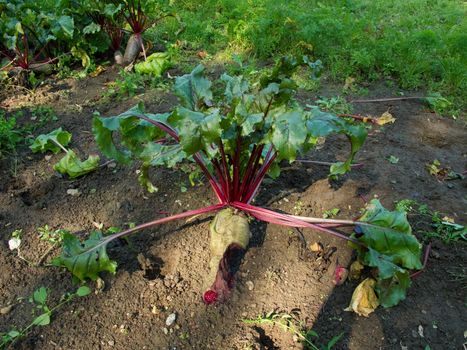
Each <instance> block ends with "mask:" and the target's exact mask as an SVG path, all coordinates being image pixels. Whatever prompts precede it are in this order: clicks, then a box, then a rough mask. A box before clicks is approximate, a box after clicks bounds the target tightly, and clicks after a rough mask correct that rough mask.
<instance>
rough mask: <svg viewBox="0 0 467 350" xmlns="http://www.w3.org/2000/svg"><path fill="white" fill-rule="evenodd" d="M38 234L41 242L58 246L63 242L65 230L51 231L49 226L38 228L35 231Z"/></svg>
mask: <svg viewBox="0 0 467 350" xmlns="http://www.w3.org/2000/svg"><path fill="white" fill-rule="evenodd" d="M37 232H39V237H40V239H41V240H43V241H46V242H49V243H51V244H58V243H60V242H62V241H63V235H64V233H65V232H66V231H65V230H53V231H52V230H51V229H50V228H49V225H45V226H43V227H39V228H38V229H37Z"/></svg>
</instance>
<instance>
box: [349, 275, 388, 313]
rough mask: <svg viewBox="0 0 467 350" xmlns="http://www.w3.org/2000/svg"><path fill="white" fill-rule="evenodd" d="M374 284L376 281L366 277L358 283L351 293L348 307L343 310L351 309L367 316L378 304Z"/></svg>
mask: <svg viewBox="0 0 467 350" xmlns="http://www.w3.org/2000/svg"><path fill="white" fill-rule="evenodd" d="M375 285H376V281H375V280H374V279H372V278H367V279H365V280H364V281H363V282H362V283H360V284H359V285H358V286H357V288H355V290H354V292H353V294H352V300H351V301H350V305H349V307H348V308H346V309H344V311H353V312H355V313H356V314H357V315H359V316H364V317H368V316H369V315H370V314H371V313H372V312H373V311H375V309H376V308H377V307H378V305H379V302H378V297H377V296H376V293H375V289H374V288H375Z"/></svg>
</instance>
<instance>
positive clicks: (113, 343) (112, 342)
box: [107, 340, 115, 346]
mask: <svg viewBox="0 0 467 350" xmlns="http://www.w3.org/2000/svg"><path fill="white" fill-rule="evenodd" d="M107 344H109V346H114V345H115V341H113V340H109V341H108V342H107Z"/></svg>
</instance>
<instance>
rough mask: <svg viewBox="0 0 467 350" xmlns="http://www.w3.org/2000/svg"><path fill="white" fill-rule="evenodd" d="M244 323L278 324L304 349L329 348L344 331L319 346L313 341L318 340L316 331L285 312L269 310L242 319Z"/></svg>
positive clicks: (327, 349) (317, 349)
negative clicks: (296, 339)
mask: <svg viewBox="0 0 467 350" xmlns="http://www.w3.org/2000/svg"><path fill="white" fill-rule="evenodd" d="M242 322H243V323H245V324H253V325H257V324H260V325H263V324H266V325H271V326H279V327H280V328H282V329H283V330H284V331H287V332H290V333H291V334H293V335H294V336H295V337H297V338H298V339H299V340H300V341H301V342H302V343H303V345H304V348H305V349H311V350H330V349H332V348H333V347H334V345H336V344H337V342H338V341H339V340H340V339H341V338H342V336H343V335H344V333H341V334H339V335H337V336H335V337H333V338H332V339H331V340H330V341H329V342H328V343H327V344H323V345H320V346H317V345H315V343H314V341H316V340H318V338H319V336H318V333H316V332H315V331H313V330H312V329H309V330H306V329H305V327H304V326H303V324H302V323H301V322H300V321H299V320H297V317H296V316H293V315H289V314H287V313H276V312H274V311H271V312H269V313H267V314H266V315H264V316H261V315H260V316H258V317H257V318H255V319H245V320H242Z"/></svg>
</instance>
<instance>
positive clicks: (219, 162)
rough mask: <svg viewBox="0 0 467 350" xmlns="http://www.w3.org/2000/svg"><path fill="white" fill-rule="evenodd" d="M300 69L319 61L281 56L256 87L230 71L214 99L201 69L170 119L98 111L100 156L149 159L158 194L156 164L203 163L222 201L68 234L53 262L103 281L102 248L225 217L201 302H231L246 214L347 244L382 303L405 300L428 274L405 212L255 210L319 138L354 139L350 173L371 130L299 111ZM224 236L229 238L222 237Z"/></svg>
mask: <svg viewBox="0 0 467 350" xmlns="http://www.w3.org/2000/svg"><path fill="white" fill-rule="evenodd" d="M300 66H308V67H311V68H313V67H314V66H315V65H314V64H313V63H312V62H310V61H309V60H308V58H307V57H306V56H305V57H302V56H300V57H299V58H294V57H290V56H289V57H283V58H282V59H280V60H278V62H277V64H276V66H275V68H274V69H272V70H270V71H268V73H267V74H264V75H263V76H262V77H261V78H260V79H259V83H258V84H250V82H249V81H248V80H246V79H245V78H244V77H242V76H229V75H226V74H224V75H222V77H221V82H222V83H223V85H224V88H225V90H224V92H223V93H222V92H221V91H217V90H216V91H217V93H216V94H214V92H213V90H212V89H211V88H212V86H213V83H212V82H211V81H210V80H209V79H207V78H206V77H205V75H204V71H205V68H204V67H203V66H201V65H200V66H198V67H196V68H195V69H194V70H193V71H192V72H191V73H190V74H186V75H184V76H181V77H178V78H177V79H176V81H175V85H174V90H175V93H176V95H177V96H178V97H179V100H180V106H178V107H176V108H174V109H173V110H172V111H171V112H170V113H164V114H152V113H147V112H144V110H143V106H142V105H138V106H135V107H133V108H132V109H130V110H128V111H126V112H124V113H122V114H120V115H118V116H114V117H108V118H104V117H101V116H100V115H99V114H96V115H95V117H94V121H93V132H94V134H95V137H96V142H97V144H98V145H99V147H100V148H101V151H102V152H103V153H104V155H106V156H107V157H109V158H112V159H115V160H116V161H118V162H120V163H124V164H129V163H131V162H134V161H137V162H138V163H140V164H141V163H142V164H141V166H142V171H141V175H140V182H141V183H142V184H143V185H146V187H147V188H148V189H149V190H151V189H153V188H154V186H153V185H152V184H151V183H150V181H149V179H148V178H147V175H148V172H147V170H148V169H149V167H157V166H163V167H168V168H174V167H177V166H179V164H181V163H196V164H197V165H198V166H199V168H200V169H201V171H202V173H203V175H204V176H205V177H206V178H207V179H208V181H209V183H210V185H211V187H212V189H213V192H214V195H215V196H216V198H217V200H218V204H214V205H210V206H207V207H205V208H201V209H195V210H190V211H188V212H184V213H181V214H177V215H173V216H170V217H165V218H162V219H158V220H154V221H151V222H148V223H146V224H142V225H139V226H136V227H133V228H130V229H128V230H124V231H121V232H118V233H114V234H111V235H107V236H104V235H102V234H101V233H100V232H93V233H92V234H91V236H90V237H89V238H88V239H87V240H85V241H84V242H83V243H81V242H80V241H79V240H78V238H76V237H73V238H72V236H71V237H69V239H65V240H64V242H63V243H64V244H63V250H62V254H61V256H60V257H59V258H57V259H56V260H55V264H56V265H58V266H63V267H66V268H67V269H68V270H70V271H71V272H72V274H73V275H74V277H75V278H78V279H80V280H83V279H86V278H91V279H96V278H97V276H98V273H99V272H101V271H110V272H114V271H115V267H116V263H115V262H113V261H111V260H110V259H109V257H108V256H107V254H106V250H105V249H106V246H107V244H108V243H109V242H110V241H112V240H114V239H116V238H119V237H123V236H126V235H129V234H132V233H134V232H136V231H138V230H141V229H143V228H150V227H153V226H156V225H159V224H162V223H165V222H168V221H171V220H176V219H181V218H185V217H189V216H194V215H201V214H204V213H210V212H218V213H217V215H216V217H215V218H214V220H213V222H212V224H211V230H210V231H211V255H212V257H214V258H215V261H214V262H212V261H211V263H210V266H211V271H210V274H209V277H208V279H209V280H210V281H211V282H212V283H213V284H212V286H211V287H210V288H209V289H208V290H206V291H205V293H204V295H203V298H204V301H205V302H206V303H207V304H212V303H215V302H219V301H223V300H225V299H226V298H227V297H228V295H229V293H230V289H231V284H229V282H228V281H229V280H231V279H232V278H233V275H232V274H231V272H229V271H227V270H223V269H226V266H228V264H229V263H228V259H229V258H228V257H230V256H232V254H234V253H233V252H232V251H231V250H232V249H233V250H234V251H238V250H240V251H241V250H245V249H246V248H247V246H248V241H249V228H248V227H249V225H248V220H247V219H246V217H245V216H246V215H249V216H252V217H254V218H256V219H258V220H262V221H265V222H269V223H272V224H279V225H283V226H291V227H307V228H312V229H314V230H318V231H322V232H324V233H327V234H331V235H333V236H336V237H339V238H341V239H345V240H348V241H349V242H351V243H352V245H353V247H354V248H355V249H356V250H357V252H358V254H359V259H360V260H361V262H362V263H363V264H364V265H367V266H370V267H374V268H376V269H377V272H376V273H375V277H376V287H375V289H376V292H377V293H378V295H379V299H380V304H381V305H383V306H385V307H389V306H393V305H396V304H397V303H399V302H400V301H401V300H403V299H404V298H405V295H406V290H407V288H408V287H409V285H410V278H409V272H410V271H411V270H419V269H421V268H422V265H421V262H420V257H421V246H420V244H419V243H418V241H417V239H416V238H415V236H414V235H413V234H412V231H411V227H410V225H409V223H408V222H407V218H406V214H405V212H403V211H399V210H398V211H393V212H391V211H388V210H386V209H385V208H384V207H383V206H382V205H381V203H380V202H379V201H377V200H373V201H372V202H371V203H370V204H369V205H368V206H367V208H365V210H364V211H363V214H362V216H361V217H360V218H359V219H357V220H335V219H322V218H309V217H302V216H294V215H289V214H281V213H278V212H275V211H272V210H268V209H265V208H261V207H257V206H255V205H252V204H251V202H252V200H253V199H254V198H255V196H256V195H257V193H258V191H259V188H260V186H261V184H262V182H263V180H264V178H265V176H266V175H267V174H268V175H269V176H270V177H272V178H276V177H277V176H278V175H279V173H280V169H281V166H282V165H283V164H284V162H293V161H295V159H296V158H297V156H299V155H300V154H303V153H305V152H307V151H308V150H310V149H312V148H314V147H315V146H316V145H317V141H318V139H319V138H322V137H326V136H328V135H331V134H343V135H345V136H346V137H347V139H348V140H349V143H350V155H349V158H348V159H347V160H346V161H344V162H337V163H335V164H332V165H331V167H330V173H331V175H332V176H338V175H342V174H344V173H346V172H348V171H350V169H351V166H352V161H353V158H354V157H355V155H356V153H357V151H358V150H359V148H360V147H361V146H362V144H363V142H364V141H365V138H366V131H365V127H363V126H362V125H361V124H356V122H354V121H353V120H352V121H347V120H345V119H343V118H340V117H337V116H335V115H333V114H330V113H326V112H322V111H320V110H319V109H318V108H312V109H311V110H310V111H306V110H304V109H303V107H302V106H300V104H299V103H298V102H297V101H296V100H295V99H294V95H295V93H296V90H297V88H298V87H297V85H296V83H295V82H294V81H293V80H291V79H290V76H292V75H293V73H294V72H295V71H296V70H297V69H298V67H300ZM220 222H221V223H222V224H219V223H220ZM341 226H352V227H354V229H355V232H354V234H352V235H351V236H348V235H346V234H344V233H342V232H341V231H338V230H336V227H337V228H338V227H341ZM213 227H214V228H215V229H213ZM226 227H229V228H226ZM213 231H215V233H214V234H213ZM221 231H222V232H224V231H225V232H224V233H222V234H219V232H221ZM216 237H222V239H221V240H216ZM218 269H219V271H217V270H218ZM221 270H222V271H221Z"/></svg>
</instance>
